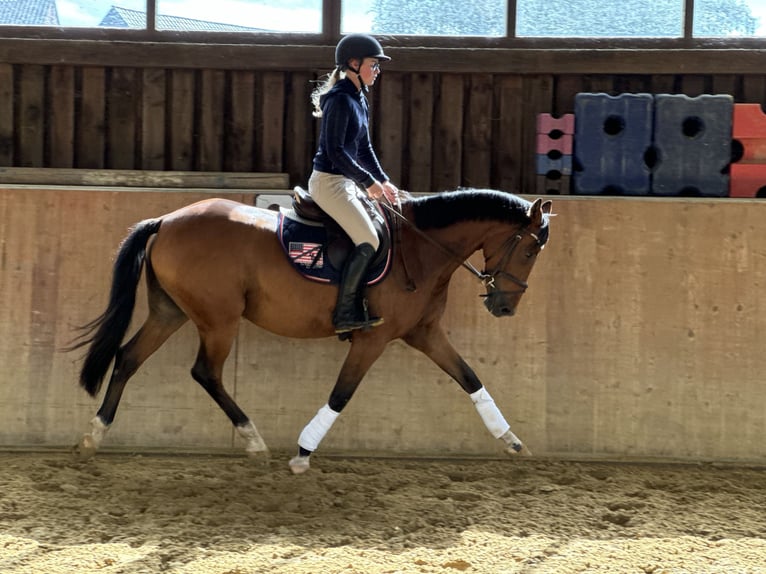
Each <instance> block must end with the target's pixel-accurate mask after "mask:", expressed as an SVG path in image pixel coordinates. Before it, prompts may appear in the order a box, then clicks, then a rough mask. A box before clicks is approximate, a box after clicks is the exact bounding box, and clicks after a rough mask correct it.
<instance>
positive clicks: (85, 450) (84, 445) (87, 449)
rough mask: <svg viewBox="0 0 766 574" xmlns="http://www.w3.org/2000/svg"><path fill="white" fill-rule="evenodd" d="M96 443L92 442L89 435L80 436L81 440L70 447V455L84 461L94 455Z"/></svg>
mask: <svg viewBox="0 0 766 574" xmlns="http://www.w3.org/2000/svg"><path fill="white" fill-rule="evenodd" d="M96 450H97V449H96V445H94V444H93V441H92V440H91V438H90V436H89V435H85V436H84V437H82V440H81V441H80V442H79V443H78V444H76V445H74V446H73V447H72V455H73V456H74V457H75V458H76V459H77V460H80V461H86V460H90V459H92V458H93V457H94V456H96Z"/></svg>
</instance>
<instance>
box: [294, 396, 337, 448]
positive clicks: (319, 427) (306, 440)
mask: <svg viewBox="0 0 766 574" xmlns="http://www.w3.org/2000/svg"><path fill="white" fill-rule="evenodd" d="M339 414H340V413H336V412H335V411H334V410H332V409H331V408H330V405H325V406H323V407H322V408H321V409H319V410H318V411H317V414H316V415H314V418H313V419H311V422H309V424H307V425H306V427H305V428H304V429H303V432H301V435H300V436H299V437H298V446H299V447H301V448H305V449H306V450H307V451H309V452H314V451H315V450H316V449H317V447H318V446H319V443H320V442H322V439H323V438H324V436H325V435H326V434H327V431H329V430H330V427H332V424H333V423H334V422H335V419H337V418H338V415H339Z"/></svg>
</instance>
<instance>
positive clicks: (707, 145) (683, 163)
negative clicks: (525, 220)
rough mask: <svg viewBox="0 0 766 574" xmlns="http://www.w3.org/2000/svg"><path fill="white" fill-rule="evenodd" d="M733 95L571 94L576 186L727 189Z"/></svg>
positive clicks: (670, 192)
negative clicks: (572, 101)
mask: <svg viewBox="0 0 766 574" xmlns="http://www.w3.org/2000/svg"><path fill="white" fill-rule="evenodd" d="M732 109H733V98H732V97H731V96H729V95H709V94H706V95H702V96H698V97H696V98H691V97H688V96H685V95H676V94H673V95H671V94H656V95H653V94H620V95H618V96H610V95H608V94H603V93H595V94H591V93H580V94H577V95H576V96H575V120H576V121H575V147H574V172H573V180H574V186H573V189H574V193H575V194H583V195H603V194H609V195H664V196H677V195H692V196H714V197H723V196H726V195H727V193H728V187H729V176H728V171H727V168H728V166H729V163H730V160H731V152H730V148H731V133H732Z"/></svg>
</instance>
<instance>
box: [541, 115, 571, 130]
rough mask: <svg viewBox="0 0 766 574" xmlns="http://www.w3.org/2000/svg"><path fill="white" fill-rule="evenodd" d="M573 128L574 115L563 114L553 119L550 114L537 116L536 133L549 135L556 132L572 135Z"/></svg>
mask: <svg viewBox="0 0 766 574" xmlns="http://www.w3.org/2000/svg"><path fill="white" fill-rule="evenodd" d="M574 127H575V120H574V114H564V115H563V116H561V117H560V118H554V117H553V116H552V115H551V114H537V133H539V134H550V133H551V132H552V131H554V130H558V131H560V132H561V133H563V134H573V133H574Z"/></svg>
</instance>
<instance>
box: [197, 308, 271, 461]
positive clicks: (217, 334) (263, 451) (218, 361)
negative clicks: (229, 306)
mask: <svg viewBox="0 0 766 574" xmlns="http://www.w3.org/2000/svg"><path fill="white" fill-rule="evenodd" d="M238 326H239V317H237V319H236V320H235V321H233V322H232V323H231V324H230V325H227V326H225V327H217V328H216V329H213V330H203V329H202V328H200V329H199V336H200V347H199V352H198V353H197V360H196V361H195V363H194V367H192V371H191V373H192V377H194V380H195V381H197V382H198V383H199V384H200V385H202V388H203V389H205V390H206V391H207V393H208V394H209V395H210V396H211V397H212V399H213V400H214V401H215V402H216V404H217V405H218V406H219V407H221V409H222V410H223V412H225V413H226V416H228V417H229V419H230V420H231V422H232V424H233V425H234V427H235V428H236V429H237V432H238V433H239V435H240V436H241V437H242V438H243V439H245V441H246V442H247V445H246V446H245V451H246V452H247V454H248V455H249V456H251V457H264V458H268V456H269V449H268V447H267V446H266V443H265V442H264V440H263V438H262V437H261V435H260V433H259V432H258V429H257V428H255V425H254V424H253V422H252V421H251V420H250V418H249V417H248V416H247V415H246V414H245V413H244V411H242V409H240V408H239V406H238V405H237V403H236V402H235V401H234V399H232V398H231V396H230V395H229V393H227V392H226V389H224V387H223V382H222V375H223V364H224V362H225V361H226V358H227V357H228V356H229V352H230V350H231V346H232V343H233V342H234V337H236V334H237V328H238Z"/></svg>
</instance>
